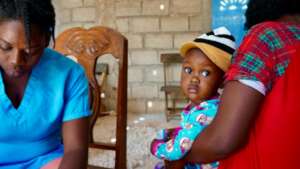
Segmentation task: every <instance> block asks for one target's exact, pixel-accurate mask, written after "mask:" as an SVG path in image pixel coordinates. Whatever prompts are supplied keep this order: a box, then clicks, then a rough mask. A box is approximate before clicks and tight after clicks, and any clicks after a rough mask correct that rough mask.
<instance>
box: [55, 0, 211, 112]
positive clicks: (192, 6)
mask: <svg viewBox="0 0 300 169" xmlns="http://www.w3.org/2000/svg"><path fill="white" fill-rule="evenodd" d="M54 4H55V7H56V12H57V34H59V33H60V32H62V31H63V30H65V29H67V28H70V27H74V26H82V27H85V28H88V27H91V26H94V25H103V26H108V27H111V28H114V29H116V30H118V31H119V32H121V33H122V34H124V35H125V36H126V37H127V38H128V41H129V56H128V57H129V69H128V99H129V100H128V107H129V112H136V113H145V112H149V113H155V112H162V111H163V110H164V95H163V93H162V92H160V88H161V86H162V85H163V67H162V64H161V63H160V54H161V53H165V52H177V51H178V48H179V47H180V45H181V43H182V42H184V41H187V40H192V39H194V38H195V37H196V36H197V35H198V34H199V33H203V32H206V31H208V30H209V29H210V22H211V21H210V6H211V2H210V0H54ZM169 73H170V76H171V80H173V81H174V82H175V83H176V82H178V81H179V79H180V68H179V66H178V65H177V66H173V67H172V68H171V70H170V71H169ZM110 78H113V77H110ZM151 105H152V107H151Z"/></svg>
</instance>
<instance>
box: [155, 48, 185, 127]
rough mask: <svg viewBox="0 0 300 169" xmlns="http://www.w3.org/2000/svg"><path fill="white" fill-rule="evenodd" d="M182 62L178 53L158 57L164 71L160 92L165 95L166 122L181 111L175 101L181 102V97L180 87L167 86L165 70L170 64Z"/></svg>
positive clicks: (167, 80)
mask: <svg viewBox="0 0 300 169" xmlns="http://www.w3.org/2000/svg"><path fill="white" fill-rule="evenodd" d="M182 60H183V59H182V57H181V56H180V54H179V53H162V54H161V55H160V62H161V63H163V71H164V86H162V87H161V89H160V90H161V91H163V92H164V94H165V116H166V120H167V121H169V120H170V119H171V118H173V117H176V116H178V115H179V114H178V113H177V112H178V111H181V110H182V107H178V106H177V101H179V100H182V95H183V94H182V91H181V87H180V85H173V84H169V78H168V77H167V76H168V75H167V68H168V66H170V65H171V64H179V63H182ZM170 102H171V105H170Z"/></svg>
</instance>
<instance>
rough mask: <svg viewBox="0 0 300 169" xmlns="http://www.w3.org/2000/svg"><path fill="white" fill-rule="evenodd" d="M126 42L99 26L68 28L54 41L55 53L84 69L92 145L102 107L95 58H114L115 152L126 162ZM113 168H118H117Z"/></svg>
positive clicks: (116, 33)
mask: <svg viewBox="0 0 300 169" xmlns="http://www.w3.org/2000/svg"><path fill="white" fill-rule="evenodd" d="M127 43H128V42H127V39H126V38H125V37H124V36H123V35H121V34H120V33H119V32H117V31H115V30H113V29H110V28H107V27H102V26H97V27H92V28H90V29H84V28H71V29H68V30H66V31H64V32H62V33H61V34H60V35H59V36H58V37H57V39H56V42H55V50H57V51H59V52H61V53H62V54H64V55H71V56H72V57H75V58H76V60H77V61H78V63H80V64H81V65H82V66H83V67H84V68H85V71H86V75H87V77H88V80H89V85H90V86H89V87H90V98H91V108H92V111H93V115H92V118H91V124H90V142H91V143H92V144H93V143H95V142H94V138H93V130H92V129H93V127H94V125H95V123H96V120H97V117H98V115H99V114H100V105H101V97H100V93H101V86H100V85H99V84H98V83H97V79H96V75H95V69H96V62H97V59H98V57H101V56H102V55H104V54H111V55H112V56H114V57H115V58H116V60H117V62H118V64H119V72H118V75H119V77H118V84H117V106H116V107H117V110H116V113H117V126H116V129H117V132H116V133H117V136H116V138H117V141H116V151H119V152H122V154H123V155H124V156H125V157H124V158H125V159H126V126H127V121H126V120H127V67H128V65H127V58H128V56H127V55H128V44H127ZM124 142H125V144H124ZM122 144H124V145H122ZM117 156H118V155H117ZM122 158H123V157H122ZM122 163H123V162H122ZM122 165H124V164H122ZM125 166H126V164H125ZM116 168H118V167H117V166H116Z"/></svg>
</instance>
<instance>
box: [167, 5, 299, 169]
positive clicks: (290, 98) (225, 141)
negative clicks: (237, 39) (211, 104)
mask: <svg viewBox="0 0 300 169" xmlns="http://www.w3.org/2000/svg"><path fill="white" fill-rule="evenodd" d="M299 3H300V2H299V0H250V2H249V4H248V9H247V12H246V19H247V22H246V27H247V28H248V29H249V32H248V34H247V36H246V37H245V38H244V40H243V42H242V45H241V46H240V47H239V49H238V50H237V51H236V52H235V54H234V57H233V61H232V65H231V67H230V68H229V71H228V72H227V78H226V83H225V87H224V92H223V94H222V96H221V102H220V107H219V110H218V113H217V116H216V117H215V119H214V120H213V121H212V123H211V124H210V125H209V126H208V127H207V128H206V129H204V130H203V132H202V133H201V134H200V136H199V137H198V138H197V139H196V140H195V142H194V144H193V146H192V149H191V151H190V153H189V154H188V155H187V156H186V158H185V160H183V161H184V162H210V161H215V160H220V166H219V167H220V169H283V168H286V169H290V168H299V166H300V163H299V162H300V157H299V154H300V135H299V128H300V127H299V125H298V123H299V120H300V104H299V103H298V101H297V98H298V97H299V95H300V88H299V86H300V75H299V67H300V45H299V43H300V4H299ZM181 163H182V161H177V162H173V163H172V165H173V166H172V165H171V168H172V169H175V168H181Z"/></svg>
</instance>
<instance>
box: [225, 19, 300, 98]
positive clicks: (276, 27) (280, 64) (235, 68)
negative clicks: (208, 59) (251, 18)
mask: <svg viewBox="0 0 300 169" xmlns="http://www.w3.org/2000/svg"><path fill="white" fill-rule="evenodd" d="M299 42H300V25H296V24H292V23H288V24H287V23H280V22H264V23H261V24H258V25H256V26H254V27H253V28H252V29H250V31H249V32H248V34H247V35H246V37H245V38H244V40H243V43H242V45H241V46H240V47H239V49H238V50H237V51H236V52H235V54H234V56H233V59H232V65H231V66H230V68H229V70H228V72H227V77H226V81H229V80H239V79H248V80H255V81H260V82H262V83H263V84H264V86H265V87H266V89H267V92H268V91H270V90H271V89H272V86H273V83H274V81H276V80H277V79H278V77H280V76H282V75H283V74H284V73H285V70H286V68H287V66H288V65H289V62H290V58H291V56H292V54H293V53H294V52H295V49H292V48H290V46H291V45H293V44H296V43H299Z"/></svg>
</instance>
